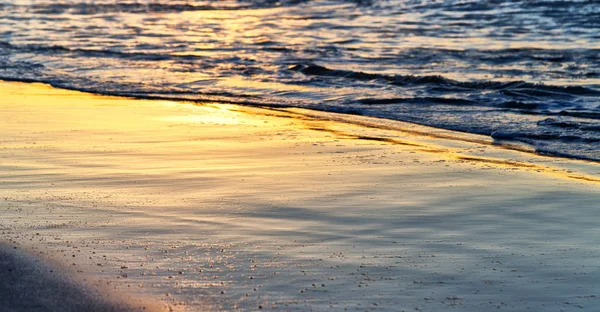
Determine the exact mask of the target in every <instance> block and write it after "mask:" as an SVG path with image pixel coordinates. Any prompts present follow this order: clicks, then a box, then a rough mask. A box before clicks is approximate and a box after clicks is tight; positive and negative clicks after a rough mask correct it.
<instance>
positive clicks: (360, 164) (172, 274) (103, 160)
mask: <svg viewBox="0 0 600 312" xmlns="http://www.w3.org/2000/svg"><path fill="white" fill-rule="evenodd" d="M0 90H3V93H4V94H3V97H4V98H5V99H6V100H5V101H4V102H3V103H2V104H0V114H1V115H2V119H3V121H4V122H3V124H2V125H0V128H1V131H2V133H4V134H5V135H4V137H3V138H2V139H0V159H2V163H1V164H0V195H1V196H0V200H2V204H1V205H0V211H1V212H2V214H3V216H4V217H3V218H2V219H1V220H0V232H2V233H3V237H2V240H3V241H5V242H6V241H8V242H11V244H13V245H15V246H18V247H19V248H20V249H21V248H23V249H27V250H29V251H30V252H32V253H37V254H38V255H40V256H41V257H42V258H43V259H50V260H52V261H56V262H57V263H62V264H64V265H65V266H70V265H71V263H75V267H77V271H76V272H74V273H73V274H74V275H78V274H79V275H85V276H89V277H93V279H95V280H96V281H97V282H98V283H109V284H110V285H111V286H112V287H114V290H115V291H116V292H123V293H127V294H132V295H141V296H145V297H148V298H152V299H153V300H156V301H159V302H162V303H164V304H165V305H168V306H169V307H170V308H172V309H181V310H190V311H193V310H195V309H196V310H197V309H199V308H201V309H203V310H237V309H242V310H256V309H258V308H261V309H265V310H277V309H279V310H289V309H291V310H311V309H327V310H344V309H348V310H354V309H360V310H365V309H367V310H378V311H379V310H382V311H394V310H398V309H406V310H409V309H410V310H414V309H420V310H424V311H437V310H443V309H448V308H457V307H458V308H460V309H461V310H465V311H478V310H481V309H490V308H502V309H503V310H509V311H510V310H514V311H517V310H523V309H526V308H531V309H535V310H556V309H563V310H565V311H570V310H573V311H575V310H580V307H579V306H581V307H584V308H585V307H593V306H595V305H597V298H598V296H600V288H599V287H598V285H600V283H599V281H600V274H598V273H597V272H600V270H598V268H599V267H598V264H597V261H596V260H597V257H598V255H599V253H600V248H598V247H597V246H596V244H595V242H597V241H598V239H600V236H599V235H600V234H599V233H598V231H596V225H595V222H594V221H595V218H594V216H595V214H596V210H597V208H598V204H597V203H599V202H600V195H599V194H600V192H598V191H599V190H600V183H599V182H600V178H599V177H600V169H599V168H598V165H597V164H595V163H590V162H586V161H578V160H566V159H556V158H551V157H545V156H538V155H534V154H529V153H523V152H520V151H514V150H506V149H503V148H498V147H495V146H494V145H492V144H480V143H482V142H478V141H476V140H475V139H477V140H479V138H475V137H473V141H467V140H450V139H449V138H450V136H452V135H454V136H463V135H465V136H471V135H467V134H459V133H452V132H451V131H446V130H440V129H434V128H429V127H425V126H417V125H411V124H408V123H402V122H390V123H393V127H389V128H386V129H382V128H375V127H368V122H369V118H366V117H361V116H348V115H339V114H334V113H319V112H310V111H306V110H300V109H277V110H269V109H264V108H253V107H245V106H236V105H227V104H205V105H198V104H189V103H178V102H173V101H157V100H154V101H151V100H139V99H137V100H134V99H127V98H118V97H108V96H99V95H91V94H85V93H81V92H75V91H67V90H61V89H55V88H51V87H48V86H45V85H39V84H23V83H7V82H0ZM79 271H81V272H79ZM565 302H568V303H565Z"/></svg>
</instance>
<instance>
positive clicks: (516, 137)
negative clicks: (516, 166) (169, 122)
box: [0, 0, 600, 161]
mask: <svg viewBox="0 0 600 312" xmlns="http://www.w3.org/2000/svg"><path fill="white" fill-rule="evenodd" d="M0 79H5V80H22V81H39V82H46V83H50V84H52V85H54V86H58V87H64V88H69V89H77V90H83V91H91V92H96V93H102V94H113V95H127V96H134V97H144V98H148V97H156V98H173V99H190V100H201V101H218V102H227V103H239V104H245V105H263V106H275V107H280V106H282V107H290V106H291V107H304V108H310V109H316V110H323V111H332V112H341V113H350V114H361V115H366V116H373V117H379V118H386V119H394V120H402V121H409V122H414V123H419V124H424V125H429V126H434V127H439V128H444V129H451V130H457V131H463V132H470V133H477V134H483V135H488V136H491V137H492V138H493V139H494V140H495V142H497V143H498V144H514V143H519V144H524V145H527V146H529V147H530V148H531V149H533V150H535V151H537V152H539V153H542V154H548V155H554V156H561V157H572V158H581V159H588V160H592V161H600V3H598V1H596V0H589V1H554V0H523V1H451V0H437V1H426V0H424V1H409V0H405V1H398V0H389V1H384V0H371V1H369V0H362V1H361V0H355V1H334V0H330V1H319V0H315V1H308V0H305V1H303V0H289V1H285V0H281V1H271V0H263V1H254V0H249V1H241V0H240V1H195V0H189V1H177V0H173V1H168V0H147V1H142V0H137V1H119V0H99V1H90V0H69V1H54V0H39V1H35V0H5V1H2V2H0Z"/></svg>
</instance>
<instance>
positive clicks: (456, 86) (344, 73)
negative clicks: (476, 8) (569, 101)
mask: <svg viewBox="0 0 600 312" xmlns="http://www.w3.org/2000/svg"><path fill="white" fill-rule="evenodd" d="M290 69H291V70H295V71H299V72H301V73H303V74H305V75H310V76H325V77H337V78H345V79H354V80H362V81H369V80H385V81H387V82H388V83H389V84H392V85H396V86H406V85H435V86H436V87H441V88H452V90H461V89H462V90H464V91H468V90H499V91H504V92H507V93H508V92H515V93H514V94H517V93H518V94H522V95H531V96H548V97H554V96H560V95H564V94H566V95H589V96H599V95H600V90H596V89H593V88H588V87H583V86H552V85H545V84H536V83H529V82H525V81H509V82H497V81H473V82H471V81H457V80H452V79H448V78H444V77H442V76H412V75H382V74H373V73H365V72H360V71H351V70H340V69H330V68H327V67H324V66H320V65H316V64H297V65H294V66H292V67H290Z"/></svg>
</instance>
